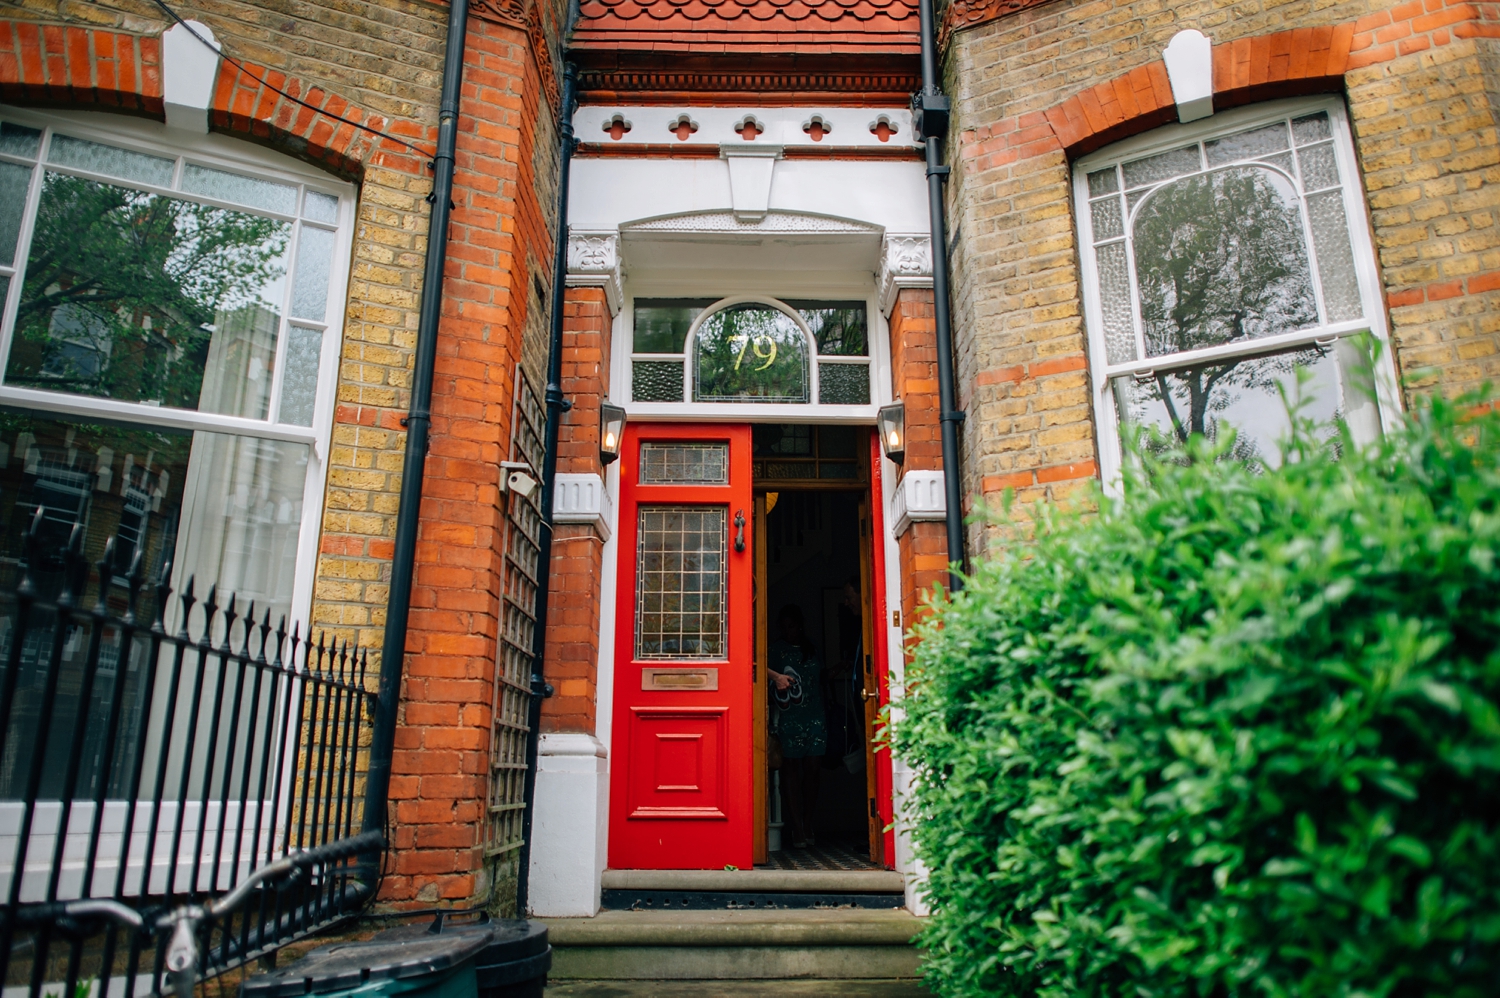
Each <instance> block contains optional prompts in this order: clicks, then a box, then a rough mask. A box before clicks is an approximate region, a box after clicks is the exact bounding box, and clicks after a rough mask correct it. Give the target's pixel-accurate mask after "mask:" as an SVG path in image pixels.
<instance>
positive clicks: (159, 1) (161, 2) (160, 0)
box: [153, 0, 434, 159]
mask: <svg viewBox="0 0 1500 998" xmlns="http://www.w3.org/2000/svg"><path fill="white" fill-rule="evenodd" d="M153 2H154V3H155V4H156V6H158V7H160V8H161V9H162V10H164V11H166V12H167V14H168V16H170V17H171V18H172V20H174V21H176V22H177V23H178V24H180V25H182V26H183V27H184V28H186V29H187V31H188V34H190V35H192V36H193V37H194V38H196V39H198V41H200V42H202V43H203V45H204V46H205V47H206V48H209V49H212V50H213V51H214V53H215V54H217V55H218V56H219V58H221V59H223V60H224V61H225V62H227V63H229V64H230V65H231V66H233V67H234V68H235V69H238V70H239V71H240V72H241V73H244V74H245V75H246V76H248V77H250V79H252V80H254V81H255V82H256V83H259V84H260V85H261V86H263V87H265V88H266V89H267V90H272V91H275V92H276V93H278V94H280V95H281V96H283V97H285V98H286V99H287V100H289V101H291V102H292V103H294V104H300V105H302V106H303V107H305V108H307V109H308V110H309V111H312V112H315V113H317V114H321V115H323V117H325V118H332V119H333V120H334V121H342V122H343V123H344V124H346V125H349V126H351V127H353V128H358V129H359V130H360V131H363V132H369V133H370V134H371V135H378V136H380V137H381V138H383V139H389V140H391V141H392V142H394V143H396V144H397V145H402V146H405V147H406V148H408V149H410V150H411V151H412V152H415V153H420V154H421V155H423V156H425V157H427V158H428V159H431V158H432V157H433V155H434V154H433V153H432V152H431V151H430V150H427V149H423V148H422V147H421V146H414V145H412V144H411V143H410V142H408V141H406V140H405V139H403V138H399V137H398V136H395V135H392V134H390V133H389V132H382V131H381V130H380V129H378V128H371V127H370V126H369V125H361V124H360V123H359V122H357V121H351V120H349V119H348V118H345V117H343V116H342V115H338V114H334V113H333V112H332V111H325V110H324V109H323V108H320V107H318V106H316V105H314V104H309V103H308V102H307V101H305V100H303V99H302V98H300V97H295V96H293V95H292V94H289V93H287V92H286V91H285V90H282V89H281V88H280V87H277V86H273V85H272V84H271V83H269V82H268V81H267V80H266V79H265V77H263V76H256V75H255V74H254V73H252V72H250V70H248V69H246V68H245V64H244V63H242V62H240V61H239V60H238V59H236V58H234V56H232V55H229V54H228V53H226V52H225V51H224V50H223V48H222V47H220V46H216V45H214V43H213V42H210V41H209V40H208V39H207V38H204V37H203V36H202V35H200V34H198V31H197V29H195V28H194V27H193V26H192V25H191V24H189V23H187V22H186V21H184V20H183V19H182V15H180V14H178V13H177V11H175V10H173V9H172V8H171V7H168V6H167V5H166V3H165V0H153Z"/></svg>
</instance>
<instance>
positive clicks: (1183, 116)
mask: <svg viewBox="0 0 1500 998" xmlns="http://www.w3.org/2000/svg"><path fill="white" fill-rule="evenodd" d="M1161 59H1162V62H1164V63H1166V64H1167V79H1168V80H1170V81H1171V82H1172V99H1173V100H1174V101H1176V102H1177V120H1178V121H1180V122H1182V123H1183V124H1187V123H1188V122H1189V121H1197V120H1198V119H1199V118H1207V117H1208V116H1209V115H1211V114H1213V113H1214V43H1213V42H1211V41H1209V39H1208V36H1207V35H1205V34H1203V33H1202V32H1201V31H1194V30H1193V29H1192V28H1188V29H1186V30H1184V31H1179V32H1177V34H1175V35H1173V36H1172V40H1171V41H1170V42H1169V43H1168V44H1167V47H1166V49H1165V50H1163V51H1162V54H1161Z"/></svg>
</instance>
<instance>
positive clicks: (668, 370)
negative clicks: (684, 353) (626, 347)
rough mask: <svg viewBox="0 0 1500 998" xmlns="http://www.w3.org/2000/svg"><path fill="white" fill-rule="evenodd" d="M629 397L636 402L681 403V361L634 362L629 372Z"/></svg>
mask: <svg viewBox="0 0 1500 998" xmlns="http://www.w3.org/2000/svg"><path fill="white" fill-rule="evenodd" d="M630 397H631V398H633V399H635V400H636V401H637V402H681V401H682V361H680V360H637V361H634V362H633V363H632V364H631V370H630Z"/></svg>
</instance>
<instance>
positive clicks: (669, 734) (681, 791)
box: [625, 707, 729, 820]
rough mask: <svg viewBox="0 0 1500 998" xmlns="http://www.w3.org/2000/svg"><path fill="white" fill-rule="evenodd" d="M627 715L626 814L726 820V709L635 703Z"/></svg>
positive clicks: (662, 817)
mask: <svg viewBox="0 0 1500 998" xmlns="http://www.w3.org/2000/svg"><path fill="white" fill-rule="evenodd" d="M630 713H631V717H630V720H631V725H630V738H629V740H628V741H627V742H626V753H627V759H626V764H627V765H628V766H629V767H630V770H629V776H628V786H629V788H630V797H629V799H628V800H627V802H626V805H625V808H626V811H627V814H628V817H630V818H632V819H641V818H656V819H668V818H676V819H683V818H687V819H694V818H695V819H699V820H714V819H727V818H728V815H727V814H726V813H725V811H724V808H725V791H726V789H727V787H726V783H727V780H728V775H729V760H728V758H727V757H726V755H725V749H726V748H727V746H726V744H725V731H724V728H725V722H726V720H727V714H728V711H726V710H724V709H722V708H719V707H697V708H691V707H678V708H658V707H634V708H632V709H631V712H630Z"/></svg>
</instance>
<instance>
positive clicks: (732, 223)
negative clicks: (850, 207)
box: [620, 211, 880, 233]
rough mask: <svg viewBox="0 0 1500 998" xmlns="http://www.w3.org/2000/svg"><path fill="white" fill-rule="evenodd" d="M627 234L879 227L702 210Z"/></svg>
mask: <svg viewBox="0 0 1500 998" xmlns="http://www.w3.org/2000/svg"><path fill="white" fill-rule="evenodd" d="M620 228H621V229H623V230H626V231H629V232H860V233H878V232H879V231H880V227H879V226H878V225H871V224H869V223H868V222H856V221H852V220H850V219H846V218H829V217H827V216H826V215H804V214H801V213H799V212H792V211H768V212H766V214H765V216H764V217H762V218H758V219H756V220H755V221H750V222H742V221H740V220H739V219H737V218H735V217H734V212H731V211H702V212H692V213H690V214H686V215H668V216H666V217H664V218H650V219H646V220H645V221H643V222H627V223H625V224H624V225H621V226H620Z"/></svg>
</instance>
